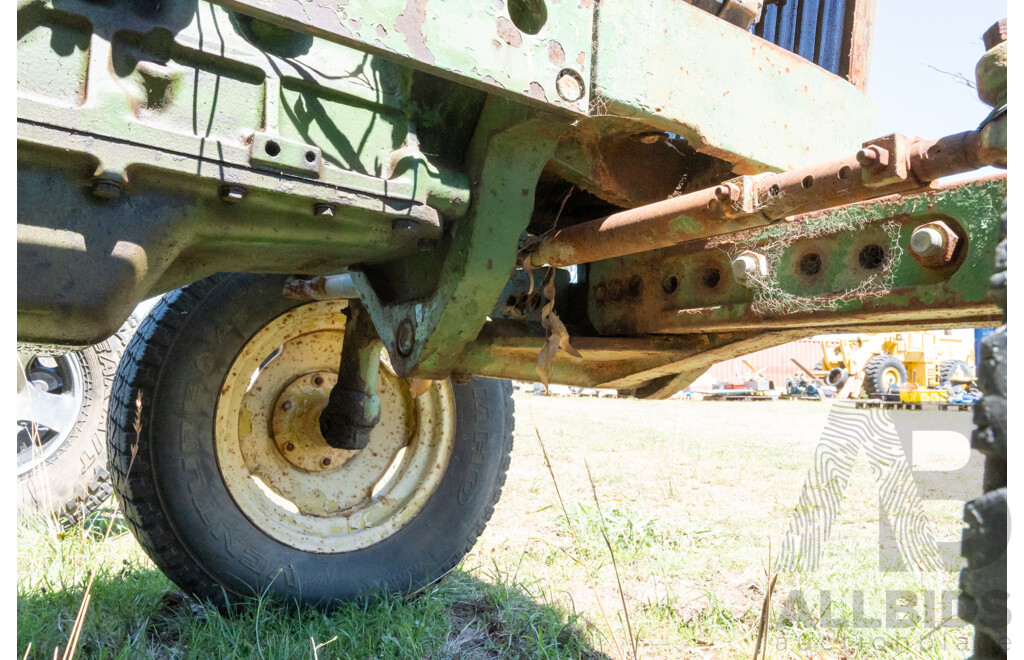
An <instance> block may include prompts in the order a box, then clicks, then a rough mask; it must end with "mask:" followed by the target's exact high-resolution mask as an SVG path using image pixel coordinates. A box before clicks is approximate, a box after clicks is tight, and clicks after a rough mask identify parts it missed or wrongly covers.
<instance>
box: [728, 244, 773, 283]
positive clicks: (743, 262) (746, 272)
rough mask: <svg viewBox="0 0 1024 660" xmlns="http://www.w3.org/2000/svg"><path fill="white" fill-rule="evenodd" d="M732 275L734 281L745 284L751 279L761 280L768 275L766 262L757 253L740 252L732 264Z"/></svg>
mask: <svg viewBox="0 0 1024 660" xmlns="http://www.w3.org/2000/svg"><path fill="white" fill-rule="evenodd" d="M732 275H733V277H734V278H736V281H737V282H739V283H741V284H745V283H746V282H748V281H749V280H750V279H751V278H754V279H763V278H765V277H766V276H767V275H768V261H767V260H766V259H765V258H764V255H763V254H758V253H757V252H751V251H750V250H747V251H746V252H741V253H740V255H739V256H738V257H736V258H735V259H734V260H733V262H732Z"/></svg>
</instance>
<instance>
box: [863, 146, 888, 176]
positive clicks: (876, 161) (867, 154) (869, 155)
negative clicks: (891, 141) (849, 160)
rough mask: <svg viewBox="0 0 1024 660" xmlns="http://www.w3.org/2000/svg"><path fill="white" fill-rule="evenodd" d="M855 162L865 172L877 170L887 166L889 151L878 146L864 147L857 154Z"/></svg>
mask: <svg viewBox="0 0 1024 660" xmlns="http://www.w3.org/2000/svg"><path fill="white" fill-rule="evenodd" d="M857 162H858V163H860V166H861V167H863V168H864V169H867V170H879V169H882V168H885V167H888V165H889V151H888V150H887V149H883V148H882V147H879V146H878V145H871V146H870V147H864V148H863V149H861V150H860V151H858V152H857Z"/></svg>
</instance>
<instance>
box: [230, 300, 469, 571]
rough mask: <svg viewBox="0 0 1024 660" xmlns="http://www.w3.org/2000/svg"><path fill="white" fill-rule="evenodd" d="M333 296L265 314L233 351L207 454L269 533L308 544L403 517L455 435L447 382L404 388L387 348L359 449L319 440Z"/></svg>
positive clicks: (329, 383)
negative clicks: (370, 424)
mask: <svg viewBox="0 0 1024 660" xmlns="http://www.w3.org/2000/svg"><path fill="white" fill-rule="evenodd" d="M341 308H342V305H341V304H339V303H338V302H330V301H322V302H314V303H310V304H307V305H303V306H301V307H297V308H295V309H293V310H290V311H289V312H287V313H285V314H283V315H281V316H279V317H277V318H276V319H274V320H273V321H271V322H270V323H269V324H267V325H266V326H265V327H264V328H263V329H261V330H260V331H259V332H258V333H256V335H255V336H254V337H252V339H250V340H249V341H248V342H247V343H246V344H245V346H244V347H243V348H242V351H241V352H240V353H239V354H238V356H237V357H236V358H235V360H234V362H233V363H232V364H231V367H230V368H229V370H228V375H227V377H226V378H225V380H224V383H223V385H222V387H221V391H220V395H219V396H218V399H217V408H216V421H215V426H214V435H215V444H216V452H217V461H218V465H219V468H220V472H221V476H222V478H223V479H224V483H225V484H226V486H227V488H228V491H229V492H230V493H231V496H232V498H233V499H234V501H235V503H236V504H237V505H238V507H239V509H241V511H242V512H243V513H244V514H245V515H246V517H247V518H248V519H249V520H250V521H252V523H253V524H254V525H256V526H257V527H259V528H260V529H261V530H263V531H264V532H265V533H266V534H268V535H269V536H270V537H271V538H274V539H275V540H277V541H279V542H281V543H284V544H286V545H289V546H292V547H294V548H297V549H299V550H305V551H309V552H322V553H338V552H351V551H354V550H359V549H362V548H365V547H368V546H370V545H373V544H374V543H378V542H380V541H382V540H384V539H385V538H387V537H389V536H391V535H392V534H394V533H395V532H397V531H398V530H399V529H401V528H402V527H403V526H405V525H406V524H408V523H409V522H410V521H411V520H412V519H413V518H415V517H416V515H417V514H418V513H419V512H420V511H421V510H422V509H423V506H424V505H425V504H426V503H427V500H428V499H429V498H430V496H431V495H432V494H433V493H434V491H436V490H437V487H438V485H439V484H440V483H441V479H442V478H443V476H444V473H445V470H446V469H447V467H448V461H449V459H450V457H451V451H452V445H453V443H454V438H455V404H454V396H453V393H452V389H451V385H450V383H449V382H448V381H435V382H433V383H431V384H430V386H429V387H428V388H427V389H426V391H425V392H423V393H422V394H420V395H419V396H414V395H413V392H410V389H409V383H408V381H404V380H402V379H400V378H398V377H397V376H395V374H394V373H393V372H392V371H391V369H390V365H389V364H388V362H387V359H386V356H385V357H384V359H382V360H381V370H380V374H379V377H378V383H377V394H378V396H380V398H381V421H380V423H379V424H378V425H377V426H376V427H375V428H374V429H373V431H372V432H371V433H370V440H369V444H368V445H367V447H366V449H363V450H360V451H346V450H342V449H333V448H330V447H328V446H327V444H326V442H324V440H323V437H322V436H321V435H320V432H319V426H318V424H317V423H316V421H317V420H318V419H319V412H320V410H322V409H323V406H324V405H325V403H326V399H327V395H328V394H329V392H330V389H331V387H333V384H334V382H335V381H336V378H337V376H336V374H337V369H338V359H339V356H340V355H341V344H342V340H343V338H344V330H345V316H344V315H343V314H342V312H341ZM278 350H279V353H278V354H277V355H276V357H274V358H273V359H272V360H271V361H270V362H269V363H268V364H266V366H265V367H264V368H262V369H261V368H260V365H261V364H263V363H264V361H265V360H266V358H267V357H268V356H270V355H272V354H273V353H274V352H275V351H278ZM325 459H326V461H325Z"/></svg>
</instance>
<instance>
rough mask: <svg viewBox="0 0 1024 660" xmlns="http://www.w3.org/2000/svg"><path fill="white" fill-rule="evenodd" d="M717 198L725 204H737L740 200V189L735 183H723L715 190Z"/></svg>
mask: <svg viewBox="0 0 1024 660" xmlns="http://www.w3.org/2000/svg"><path fill="white" fill-rule="evenodd" d="M715 197H716V198H717V199H718V201H720V202H722V203H723V204H726V203H729V202H735V201H736V200H738V199H739V198H740V189H739V188H737V187H736V185H735V184H733V183H723V184H722V185H720V186H718V187H717V188H715Z"/></svg>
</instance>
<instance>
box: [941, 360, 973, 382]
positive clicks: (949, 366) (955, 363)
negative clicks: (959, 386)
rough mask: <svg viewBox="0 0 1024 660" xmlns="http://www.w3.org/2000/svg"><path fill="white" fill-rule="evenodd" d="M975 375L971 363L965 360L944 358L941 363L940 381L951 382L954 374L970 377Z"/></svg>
mask: <svg viewBox="0 0 1024 660" xmlns="http://www.w3.org/2000/svg"><path fill="white" fill-rule="evenodd" d="M973 375H974V370H973V369H971V365H969V364H967V363H966V362H964V361H963V360H943V361H942V362H940V363H939V383H946V382H949V381H950V379H952V378H953V377H954V376H959V377H960V378H965V377H966V378H970V377H971V376H973Z"/></svg>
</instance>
